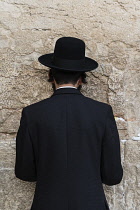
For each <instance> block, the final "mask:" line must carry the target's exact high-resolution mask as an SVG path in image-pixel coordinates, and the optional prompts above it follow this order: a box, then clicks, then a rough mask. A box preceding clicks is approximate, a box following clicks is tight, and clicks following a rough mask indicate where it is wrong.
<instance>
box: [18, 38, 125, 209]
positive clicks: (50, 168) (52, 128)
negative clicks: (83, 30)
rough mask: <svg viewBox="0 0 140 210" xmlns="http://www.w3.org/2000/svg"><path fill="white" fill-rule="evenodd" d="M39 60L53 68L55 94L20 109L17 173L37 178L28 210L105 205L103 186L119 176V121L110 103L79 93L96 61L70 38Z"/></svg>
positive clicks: (80, 42)
mask: <svg viewBox="0 0 140 210" xmlns="http://www.w3.org/2000/svg"><path fill="white" fill-rule="evenodd" d="M39 62H40V63H41V64H43V65H45V66H48V67H50V68H51V69H50V71H49V80H48V81H49V82H52V85H53V89H54V93H53V94H52V95H51V96H50V97H49V98H47V99H44V100H42V101H40V102H37V103H34V104H31V105H28V106H26V107H24V108H23V110H22V117H21V121H20V127H19V130H18V133H17V137H16V163H15V175H16V177H17V178H19V179H21V180H24V181H29V182H33V181H36V189H35V194H34V199H33V203H32V206H31V210H104V209H109V205H108V203H107V200H106V197H105V193H104V190H103V186H102V184H103V183H104V184H106V185H109V186H111V185H116V184H119V183H120V182H121V180H122V177H123V168H122V164H121V155H120V139H119V134H118V130H117V125H116V122H115V119H114V115H113V110H112V107H111V106H110V105H109V104H106V103H103V102H99V101H96V100H93V99H91V98H89V97H86V96H84V95H83V94H82V93H81V92H80V87H81V85H82V82H83V83H86V80H85V77H86V73H85V72H87V71H91V70H94V69H96V68H97V67H98V63H97V62H96V61H95V60H93V59H90V58H88V57H85V43H84V42H83V41H82V40H80V39H78V38H74V37H62V38H60V39H58V40H57V42H56V44H55V50H54V53H50V54H45V55H42V56H40V57H39Z"/></svg>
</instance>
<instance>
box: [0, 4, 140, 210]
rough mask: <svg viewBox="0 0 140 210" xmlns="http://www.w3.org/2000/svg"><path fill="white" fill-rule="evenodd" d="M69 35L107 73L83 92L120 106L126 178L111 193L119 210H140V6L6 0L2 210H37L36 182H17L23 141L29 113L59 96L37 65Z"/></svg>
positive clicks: (0, 14) (0, 93) (0, 30)
mask: <svg viewBox="0 0 140 210" xmlns="http://www.w3.org/2000/svg"><path fill="white" fill-rule="evenodd" d="M61 36H75V37H78V38H81V39H83V40H84V41H85V43H86V45H87V46H86V55H87V56H89V57H91V58H93V59H95V60H97V61H98V62H99V64H100V65H99V67H98V69H96V70H95V71H91V72H87V81H88V84H87V85H83V88H82V92H83V94H85V95H86V96H89V97H91V98H93V99H95V100H99V101H102V102H105V103H109V104H110V105H111V106H112V107H113V112H114V116H115V119H116V122H117V126H118V130H119V134H120V139H121V155H122V164H123V167H124V177H123V180H122V182H121V183H120V184H118V185H116V186H112V187H110V186H105V185H104V188H105V192H106V196H107V200H108V202H109V206H110V208H111V210H131V209H133V210H139V209H140V203H139V196H140V180H139V179H140V164H139V160H140V141H139V140H140V105H139V104H140V1H139V0H133V1H132V0H86V1H85V0H81V1H79V0H73V1H65V0H61V1H60V0H46V1H38V0H1V1H0V99H1V100H0V173H1V175H0V199H1V202H0V209H1V210H25V209H29V208H30V205H31V202H32V198H33V194H34V187H35V184H34V183H28V182H24V181H21V180H19V179H17V178H15V175H14V171H13V170H14V161H15V137H16V132H17V130H18V126H19V120H20V116H21V110H22V108H23V107H24V106H26V105H29V104H32V103H35V102H37V101H40V100H42V99H44V98H47V97H49V96H50V95H51V94H52V89H51V85H50V84H49V83H48V82H47V78H48V69H47V67H46V68H45V67H43V66H42V65H41V64H39V63H38V61H37V58H38V57H39V56H40V55H42V54H44V53H50V52H53V48H54V44H55V41H56V40H57V39H58V38H59V37H61Z"/></svg>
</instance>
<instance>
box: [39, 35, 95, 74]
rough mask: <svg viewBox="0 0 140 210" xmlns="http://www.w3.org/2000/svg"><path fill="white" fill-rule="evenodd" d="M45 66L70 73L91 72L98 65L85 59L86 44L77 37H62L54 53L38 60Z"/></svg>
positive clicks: (89, 59) (91, 60) (57, 42)
mask: <svg viewBox="0 0 140 210" xmlns="http://www.w3.org/2000/svg"><path fill="white" fill-rule="evenodd" d="M38 61H39V62H40V63H41V64H43V65H44V66H48V67H50V68H56V69H60V70H61V69H62V70H68V71H85V72H86V71H91V70H94V69H96V68H97V67H98V63H97V62H96V61H95V60H93V59H91V58H88V57H85V42H84V41H83V40H81V39H78V38H75V37H61V38H59V39H58V40H57V41H56V44H55V49H54V53H49V54H44V55H42V56H40V57H39V58H38Z"/></svg>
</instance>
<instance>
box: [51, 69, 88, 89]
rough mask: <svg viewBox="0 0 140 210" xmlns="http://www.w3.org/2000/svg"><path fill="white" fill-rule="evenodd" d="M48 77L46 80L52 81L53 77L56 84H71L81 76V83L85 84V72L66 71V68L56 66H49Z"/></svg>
mask: <svg viewBox="0 0 140 210" xmlns="http://www.w3.org/2000/svg"><path fill="white" fill-rule="evenodd" d="M48 76H49V79H48V82H53V81H54V79H55V81H56V83H57V84H59V85H62V84H68V83H72V84H73V85H74V84H76V82H77V80H78V79H79V78H80V77H81V80H82V83H84V84H86V83H87V81H86V76H87V74H86V73H85V72H82V71H81V72H80V71H79V72H78V71H66V70H60V69H56V68H50V70H49V74H48Z"/></svg>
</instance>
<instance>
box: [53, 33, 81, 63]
mask: <svg viewBox="0 0 140 210" xmlns="http://www.w3.org/2000/svg"><path fill="white" fill-rule="evenodd" d="M54 56H56V57H58V58H61V59H68V60H80V59H84V58H85V43H84V41H83V40H81V39H78V38H75V37H62V38H59V39H58V40H57V41H56V44H55V49H54Z"/></svg>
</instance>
